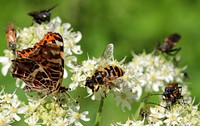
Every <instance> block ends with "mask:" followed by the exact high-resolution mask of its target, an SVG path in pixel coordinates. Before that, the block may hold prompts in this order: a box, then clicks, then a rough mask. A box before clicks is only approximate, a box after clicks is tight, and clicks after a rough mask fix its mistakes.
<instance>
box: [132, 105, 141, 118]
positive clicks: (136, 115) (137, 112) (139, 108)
mask: <svg viewBox="0 0 200 126" xmlns="http://www.w3.org/2000/svg"><path fill="white" fill-rule="evenodd" d="M143 107H144V102H141V104H140V106H139V107H138V109H137V111H136V112H135V115H134V116H133V117H134V119H138V118H139V116H140V111H141V109H142V108H143Z"/></svg>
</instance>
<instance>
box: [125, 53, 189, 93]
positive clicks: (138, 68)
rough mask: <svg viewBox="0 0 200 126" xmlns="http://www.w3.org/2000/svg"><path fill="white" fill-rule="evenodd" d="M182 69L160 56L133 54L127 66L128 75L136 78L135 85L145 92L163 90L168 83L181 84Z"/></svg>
mask: <svg viewBox="0 0 200 126" xmlns="http://www.w3.org/2000/svg"><path fill="white" fill-rule="evenodd" d="M185 68H186V67H184V68H179V67H177V66H175V65H174V63H173V62H172V61H170V60H167V59H166V57H164V56H162V55H153V54H151V53H150V54H146V53H145V52H143V53H142V54H141V55H136V54H133V59H132V61H131V62H129V63H128V64H127V69H129V74H131V75H132V76H134V77H135V78H137V82H138V83H137V85H138V86H141V88H143V89H144V90H145V91H148V92H152V91H156V92H157V91H159V90H160V89H162V90H164V88H165V86H166V85H167V84H169V83H173V82H177V83H183V79H184V73H183V72H184V70H185Z"/></svg>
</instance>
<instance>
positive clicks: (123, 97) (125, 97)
mask: <svg viewBox="0 0 200 126" xmlns="http://www.w3.org/2000/svg"><path fill="white" fill-rule="evenodd" d="M114 95H115V101H116V104H117V106H119V104H120V103H121V104H122V110H123V111H125V110H124V108H125V107H127V108H128V110H131V103H130V101H132V100H133V99H135V96H134V95H133V93H132V92H131V90H130V89H128V88H126V89H124V90H123V91H122V92H117V91H116V92H114Z"/></svg>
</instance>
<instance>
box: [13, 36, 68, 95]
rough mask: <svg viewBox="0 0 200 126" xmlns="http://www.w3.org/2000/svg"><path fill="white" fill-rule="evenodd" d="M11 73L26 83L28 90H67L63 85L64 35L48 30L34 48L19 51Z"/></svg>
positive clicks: (42, 91) (54, 92)
mask: <svg viewBox="0 0 200 126" xmlns="http://www.w3.org/2000/svg"><path fill="white" fill-rule="evenodd" d="M11 73H12V76H13V77H17V78H19V79H21V80H23V81H24V82H25V83H26V86H25V88H24V90H25V91H26V92H41V93H43V94H56V93H59V92H64V91H66V88H65V87H61V83H62V79H63V73H64V53H63V39H62V36H61V35H60V34H58V33H53V32H48V33H47V34H46V35H45V36H44V38H43V39H42V40H41V41H40V42H39V43H36V44H35V45H34V47H33V48H27V49H24V50H22V51H17V58H16V59H15V60H12V69H11Z"/></svg>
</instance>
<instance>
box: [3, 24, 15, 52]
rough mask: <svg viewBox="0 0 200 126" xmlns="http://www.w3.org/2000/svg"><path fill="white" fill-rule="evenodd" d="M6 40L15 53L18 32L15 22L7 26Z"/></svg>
mask: <svg viewBox="0 0 200 126" xmlns="http://www.w3.org/2000/svg"><path fill="white" fill-rule="evenodd" d="M6 41H7V44H8V48H9V49H10V50H12V52H13V54H15V49H16V41H17V33H16V29H15V26H14V24H13V23H9V24H8V25H7V28H6Z"/></svg>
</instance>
